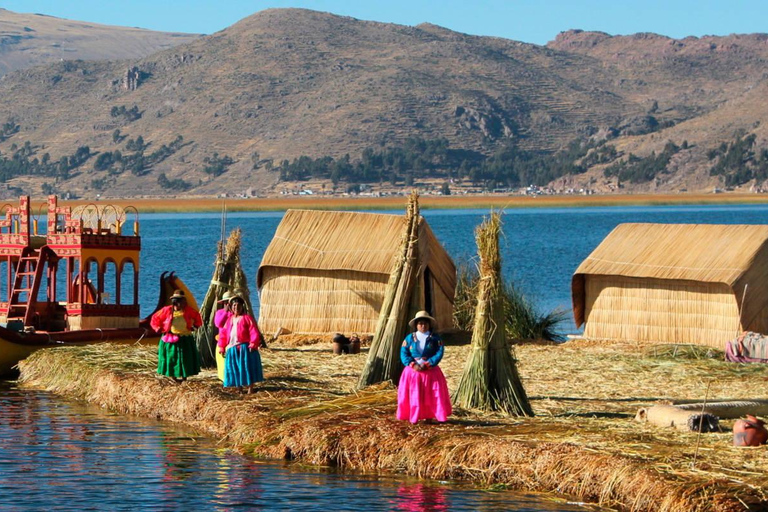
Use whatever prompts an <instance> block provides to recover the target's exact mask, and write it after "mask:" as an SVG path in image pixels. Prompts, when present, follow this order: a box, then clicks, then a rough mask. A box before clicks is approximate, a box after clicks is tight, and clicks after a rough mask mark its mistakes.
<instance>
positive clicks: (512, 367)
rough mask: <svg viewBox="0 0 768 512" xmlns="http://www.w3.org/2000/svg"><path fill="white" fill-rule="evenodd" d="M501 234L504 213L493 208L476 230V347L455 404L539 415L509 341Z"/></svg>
mask: <svg viewBox="0 0 768 512" xmlns="http://www.w3.org/2000/svg"><path fill="white" fill-rule="evenodd" d="M500 234H501V216H500V215H499V213H498V212H491V215H490V217H489V218H488V219H486V220H484V221H483V223H482V224H481V225H480V226H478V228H477V231H476V234H475V239H476V240H477V252H478V255H479V257H480V268H479V273H480V281H479V283H478V286H477V307H476V309H475V323H474V329H473V331H472V350H471V351H470V354H469V357H468V358H467V362H466V365H465V366H464V372H463V374H462V376H461V379H460V380H459V387H458V388H457V390H456V393H455V394H454V397H453V402H454V404H455V405H457V406H460V407H463V408H465V409H480V410H485V411H503V412H505V413H507V414H510V415H513V416H533V409H532V408H531V404H530V402H529V401H528V396H527V394H526V393H525V389H524V388H523V384H522V381H521V380H520V375H519V373H518V371H517V360H516V359H515V356H514V353H513V349H512V347H511V346H510V345H509V343H508V342H507V333H506V329H505V309H506V308H505V307H504V306H505V305H504V297H503V288H502V281H501V256H500V253H499V235H500Z"/></svg>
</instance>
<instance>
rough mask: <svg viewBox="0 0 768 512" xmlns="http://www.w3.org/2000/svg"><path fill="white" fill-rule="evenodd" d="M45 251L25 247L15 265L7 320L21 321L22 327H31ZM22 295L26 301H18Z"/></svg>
mask: <svg viewBox="0 0 768 512" xmlns="http://www.w3.org/2000/svg"><path fill="white" fill-rule="evenodd" d="M47 252H48V251H47V250H46V249H45V248H44V247H43V248H41V249H40V250H39V251H38V250H35V249H33V248H31V247H25V248H24V249H23V250H22V252H21V257H20V258H19V262H18V264H17V265H16V275H15V276H14V280H13V290H12V291H11V297H10V300H9V301H8V302H9V304H8V320H9V321H10V320H21V321H23V322H24V325H25V326H26V325H32V319H33V317H34V314H35V305H36V304H37V293H38V291H39V290H40V282H41V281H42V277H43V267H45V265H44V263H45V255H46V254H47ZM22 293H26V294H27V300H26V301H22V300H20V298H19V296H20V295H21V294H22Z"/></svg>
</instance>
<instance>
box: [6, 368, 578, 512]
mask: <svg viewBox="0 0 768 512" xmlns="http://www.w3.org/2000/svg"><path fill="white" fill-rule="evenodd" d="M135 509H146V510H195V509H198V510H202V509H205V510H216V511H219V510H221V511H229V510H232V511H234V510H240V509H247V510H297V509H298V510H301V511H302V512H307V511H314V510H339V511H345V510H349V511H359V510H373V511H376V510H382V511H384V510H386V511H390V510H392V511H411V510H414V511H415V510H419V511H422V510H426V511H434V512H443V511H449V510H486V511H497V510H518V511H520V510H550V511H554V510H561V511H568V510H583V508H580V507H577V506H570V505H564V504H554V503H552V502H548V501H543V500H541V499H539V498H538V497H536V496H531V495H525V494H513V493H508V492H483V491H479V490H477V489H474V488H471V487H468V486H462V485H457V484H439V483H436V482H430V483H425V482H423V481H420V480H416V479H410V478H404V477H396V476H370V475H360V474H356V473H340V472H335V471H333V470H330V469H326V470H312V469H308V468H306V467H301V466H298V465H295V464H287V463H284V462H282V461H260V460H255V459H251V458H248V457H242V456H239V455H237V454H235V453H232V452H230V451H227V450H224V449H222V448H221V447H220V446H218V445H217V444H216V443H215V441H213V440H210V439H208V438H205V437H202V436H199V435H197V434H195V433H193V432H189V431H186V430H183V429H178V428H173V429H171V428H170V427H169V426H168V425H165V424H160V423H157V422H152V421H148V420H143V419H137V418H126V417H121V416H118V415H116V414H112V413H109V412H105V411H102V410H99V409H97V408H95V407H92V406H88V405H86V404H78V403H70V402H65V401H63V400H61V399H58V398H56V397H53V396H51V395H49V394H47V393H44V392H33V391H23V390H19V389H17V388H16V387H15V386H14V385H13V384H10V383H2V382H0V510H3V511H5V510H11V511H16V510H19V511H26V510H46V511H58V510H135Z"/></svg>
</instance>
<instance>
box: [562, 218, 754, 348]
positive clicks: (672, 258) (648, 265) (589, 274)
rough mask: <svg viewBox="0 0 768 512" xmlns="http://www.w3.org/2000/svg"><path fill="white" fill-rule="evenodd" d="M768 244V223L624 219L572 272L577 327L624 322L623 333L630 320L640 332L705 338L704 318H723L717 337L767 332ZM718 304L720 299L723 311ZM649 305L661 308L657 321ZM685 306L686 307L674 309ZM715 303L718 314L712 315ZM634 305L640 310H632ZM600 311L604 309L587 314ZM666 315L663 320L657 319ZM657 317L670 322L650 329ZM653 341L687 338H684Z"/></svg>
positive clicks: (635, 308) (634, 308) (626, 329)
mask: <svg viewBox="0 0 768 512" xmlns="http://www.w3.org/2000/svg"><path fill="white" fill-rule="evenodd" d="M767 242H768V226H764V225H705V224H621V225H619V226H617V227H616V228H615V229H614V230H613V231H612V232H611V233H610V234H609V235H608V236H607V237H606V238H605V240H603V242H602V243H601V244H600V245H599V246H598V247H597V248H596V249H595V250H594V251H593V252H592V254H590V255H589V256H588V257H587V258H586V259H585V260H584V261H583V262H582V263H581V265H580V266H579V268H578V269H577V270H576V272H575V273H574V275H573V279H572V288H571V291H572V300H573V312H574V319H575V321H576V325H577V326H580V325H582V324H584V323H585V322H586V323H588V324H589V323H595V322H597V318H600V322H602V323H604V324H605V325H608V324H610V323H614V324H616V325H614V328H618V326H619V325H620V324H621V325H622V327H621V329H622V331H623V332H629V330H630V328H629V327H628V326H629V325H630V324H637V325H640V324H642V325H643V327H637V331H635V335H637V333H638V332H640V331H642V332H644V333H647V332H650V331H649V329H651V330H652V329H655V328H658V330H657V332H665V333H667V334H666V335H669V333H670V332H672V331H673V330H675V329H677V330H678V331H682V330H686V329H687V330H688V331H689V332H694V331H696V332H697V334H696V336H699V337H701V336H705V335H706V333H702V332H703V331H700V327H701V325H703V324H702V322H703V320H702V319H707V321H710V320H711V318H712V317H713V316H720V317H722V318H721V320H720V323H721V324H722V325H721V326H720V327H718V329H714V330H719V331H721V333H720V334H718V335H717V337H718V338H717V339H718V340H719V337H722V336H723V335H727V334H725V333H735V332H736V331H737V329H739V328H745V329H746V328H750V329H754V330H764V328H765V327H766V326H764V325H763V323H765V322H763V321H762V320H761V318H762V317H764V316H765V313H766V311H768V283H766V276H767V275H768V243H767ZM662 297H664V298H662ZM715 297H717V298H715ZM745 297H746V298H745ZM715 302H719V303H720V304H721V305H720V306H718V308H719V309H717V308H715V306H714V304H715ZM608 304H612V306H608ZM644 304H645V305H648V307H655V308H657V309H658V311H657V313H659V318H652V317H653V316H654V315H653V314H651V313H650V310H647V311H645V310H644V309H643V308H644V306H643V305H644ZM683 307H685V308H687V309H686V310H685V311H682V310H681V311H678V310H677V309H676V308H683ZM713 308H715V309H717V310H718V311H720V312H719V313H717V315H715V314H714V313H713V311H715V309H713ZM598 310H599V311H598ZM632 310H634V311H635V313H632V314H630V312H631V311H632ZM595 311H598V313H599V314H597V315H594V316H595V318H594V319H592V318H588V317H589V316H590V312H592V313H594V312H595ZM611 311H613V313H611ZM664 312H666V314H662V313H664ZM673 312H674V314H673ZM611 315H613V316H615V317H616V318H615V319H614V318H609V317H611ZM622 315H623V316H622ZM675 315H677V316H676V317H675ZM620 316H621V317H622V318H623V320H621V321H620V320H619V319H618V317H620ZM662 316H664V317H665V318H666V320H660V318H661V317H662ZM630 317H631V318H630ZM683 318H690V319H691V320H690V321H691V322H692V325H690V326H687V325H683V323H684V320H683ZM695 318H698V326H697V327H696V328H695V329H694V324H693V323H694V322H696V320H694V319H695ZM614 320H615V322H614ZM654 321H658V322H660V323H665V324H667V325H658V326H654V327H653V328H651V327H649V325H650V324H651V323H653V322H654ZM674 323H679V324H680V325H677V326H674V325H672V324H674ZM643 329H644V330H643ZM588 330H590V332H592V331H593V330H592V329H589V328H588ZM714 330H713V329H711V330H710V332H714ZM594 332H596V331H594ZM675 332H677V331H675ZM585 334H586V331H585ZM648 336H650V334H648ZM675 336H677V334H675ZM690 336H691V337H693V336H694V335H693V334H690ZM641 337H642V336H640V337H639V338H635V339H640V338H641ZM656 341H684V337H680V338H679V339H677V338H676V339H675V340H670V339H667V340H656ZM713 344H719V341H717V342H716V343H713Z"/></svg>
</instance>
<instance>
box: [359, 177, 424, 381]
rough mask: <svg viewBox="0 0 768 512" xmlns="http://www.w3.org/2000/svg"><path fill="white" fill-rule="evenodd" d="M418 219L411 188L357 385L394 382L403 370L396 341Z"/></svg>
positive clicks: (404, 315)
mask: <svg viewBox="0 0 768 512" xmlns="http://www.w3.org/2000/svg"><path fill="white" fill-rule="evenodd" d="M419 221H420V217H419V195H418V194H417V193H416V192H411V196H410V197H409V198H408V208H407V210H406V215H405V228H404V230H403V236H402V240H401V246H400V250H399V251H398V253H397V260H396V262H395V268H394V270H392V273H391V274H390V275H389V283H388V284H387V290H386V293H385V295H384V302H383V303H382V305H381V312H380V313H379V320H378V322H377V324H376V333H375V334H374V336H373V342H372V343H371V349H370V351H369V352H368V360H367V361H366V362H365V367H364V368H363V372H362V374H361V375H360V381H359V382H358V387H359V388H364V387H366V386H370V385H371V384H376V383H379V382H384V381H387V380H388V381H392V382H394V383H397V381H398V380H399V379H400V373H401V372H402V371H403V367H402V363H401V362H400V343H401V342H402V340H403V338H404V336H405V329H406V326H407V322H408V315H409V313H410V309H409V308H410V304H411V294H412V291H413V287H414V283H415V281H416V275H417V273H418V270H419V269H418V262H419V248H418V238H419Z"/></svg>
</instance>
